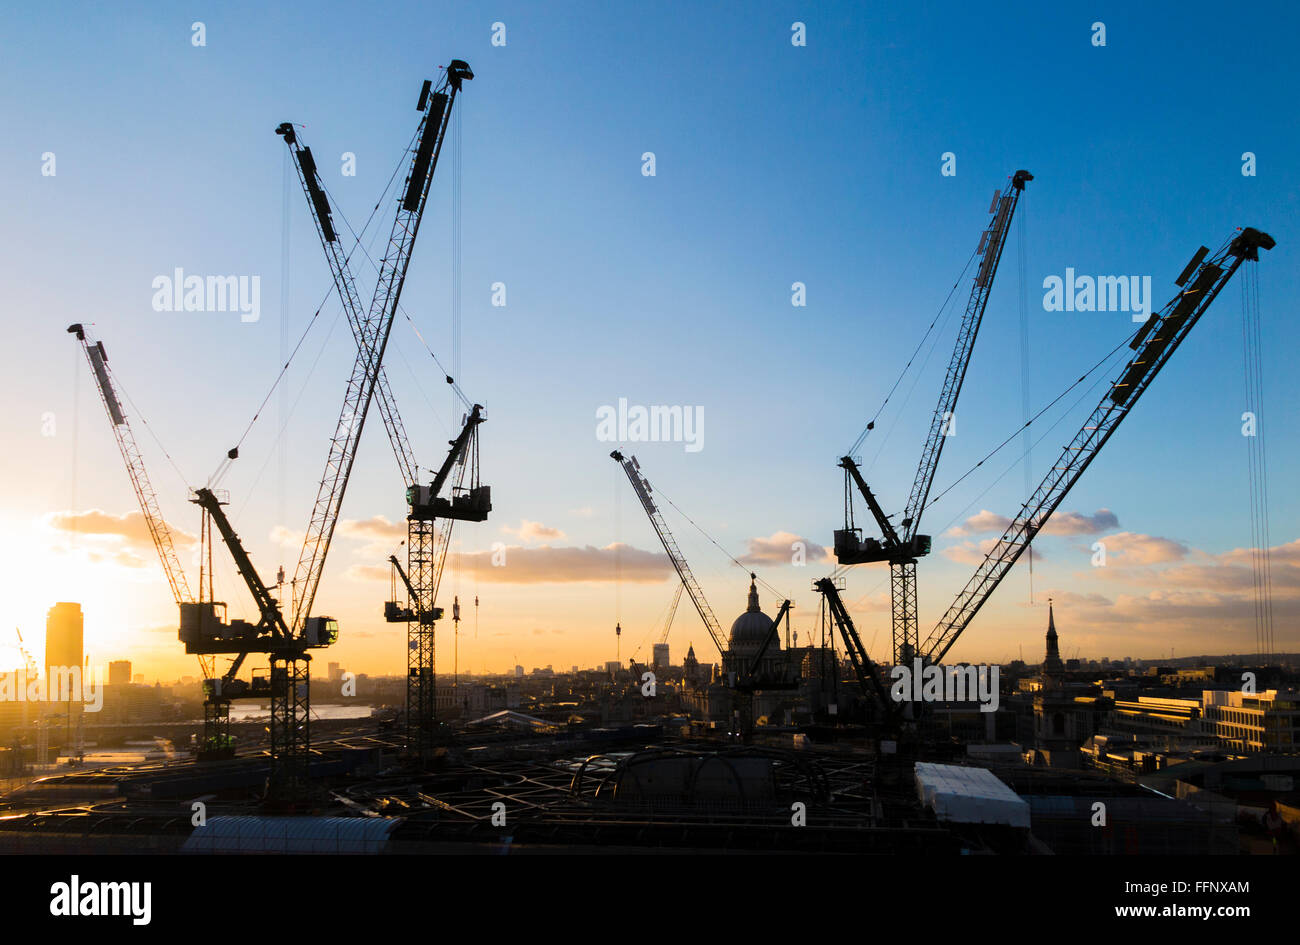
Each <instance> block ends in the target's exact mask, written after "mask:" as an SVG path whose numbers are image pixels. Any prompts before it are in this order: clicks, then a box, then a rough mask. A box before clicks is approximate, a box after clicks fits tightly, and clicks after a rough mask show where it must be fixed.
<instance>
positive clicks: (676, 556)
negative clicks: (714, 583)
mask: <svg viewBox="0 0 1300 945" xmlns="http://www.w3.org/2000/svg"><path fill="white" fill-rule="evenodd" d="M609 455H610V456H611V457H612V458H613V460H614V462H616V463H618V464H619V465H620V466H622V467H623V472H625V473H627V479H628V482H630V483H632V491H633V492H635V493H636V497H637V498H638V499H640V500H641V507H642V508H643V509H645V514H646V515H647V516H648V517H649V519H650V524H651V525H653V526H654V530H655V534H656V535H658V536H659V541H660V543H661V544H663V546H664V551H666V552H667V553H668V560H669V561H671V562H672V565H673V570H674V571H676V572H677V576H678V577H679V578H681V581H682V586H683V587H685V588H686V593H687V595H689V596H690V598H691V603H692V604H694V605H695V612H696V613H698V614H699V615H700V620H702V621H703V622H704V629H706V630H708V631H709V637H710V638H712V640H713V645H714V646H716V647H717V648H718V654H719V656H722V657H725V656H726V655H727V647H726V644H725V642H724V640H725V637H724V635H723V633H722V627H721V625H719V623H718V618H717V617H715V616H714V614H713V608H712V607H710V606H709V602H708V601H707V600H706V599H705V597H704V589H703V588H702V587H700V582H699V581H697V580H695V575H694V573H693V572H692V571H691V566H690V565H689V564H687V563H686V556H685V555H683V554H682V549H681V548H679V547H678V545H677V539H676V538H674V537H673V533H672V531H671V530H669V528H668V523H667V522H666V521H664V517H663V515H662V514H661V513H660V512H659V508H658V506H656V505H655V501H654V498H653V497H652V496H651V495H650V493H651V492H652V491H653V490H652V489H651V487H650V481H649V480H648V479H646V477H645V476H643V475H642V474H641V464H640V463H638V462H637V460H636V457H635V456H631V457H624V456H623V454H622V453H621V452H620V451H618V450H614V452H612V453H610V454H609Z"/></svg>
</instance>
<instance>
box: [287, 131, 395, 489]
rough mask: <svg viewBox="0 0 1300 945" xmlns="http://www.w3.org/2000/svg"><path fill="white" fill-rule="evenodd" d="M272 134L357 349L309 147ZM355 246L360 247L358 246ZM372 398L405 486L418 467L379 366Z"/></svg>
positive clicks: (343, 275)
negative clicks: (284, 149)
mask: <svg viewBox="0 0 1300 945" xmlns="http://www.w3.org/2000/svg"><path fill="white" fill-rule="evenodd" d="M276 134H278V135H281V136H282V137H283V138H284V141H285V144H287V145H288V146H289V153H290V154H291V155H292V156H293V165H294V167H295V168H296V169H297V171H298V182H299V183H300V184H302V190H303V193H304V194H306V196H307V205H308V206H309V207H310V208H311V215H312V221H313V222H314V223H315V225H316V235H317V236H318V237H319V238H320V242H321V247H322V248H323V249H324V250H325V259H326V261H327V262H328V263H329V267H330V274H331V275H332V276H333V278H334V288H335V290H336V291H337V292H338V294H339V299H340V300H342V302H343V310H344V312H345V313H346V314H347V318H348V327H349V328H350V329H351V330H352V338H353V340H354V341H355V342H356V343H357V348H358V349H360V347H361V345H362V329H363V326H364V325H365V316H364V315H363V314H362V311H361V299H360V297H359V296H358V295H357V287H356V280H355V278H354V277H353V275H352V269H351V267H350V266H349V265H348V256H347V255H345V254H344V252H343V247H342V244H341V241H340V240H339V238H338V231H337V230H336V229H335V227H334V221H333V219H332V215H331V213H330V203H329V197H328V196H327V195H326V194H325V189H324V187H322V186H321V180H320V175H319V173H318V172H317V169H316V161H315V159H314V158H313V157H312V154H311V148H308V147H306V146H304V145H303V144H302V141H301V138H300V136H299V135H298V133H297V131H296V130H295V129H294V127H293V125H292V124H290V123H289V122H285V123H284V124H282V125H280V127H279V128H277V129H276ZM357 245H358V246H360V243H358V244H357ZM375 399H376V400H377V401H378V402H379V413H380V416H381V417H382V418H383V421H384V429H385V431H387V433H388V442H389V444H390V445H391V446H392V448H393V456H394V457H396V459H397V466H398V468H399V469H400V470H401V474H402V481H403V483H404V484H405V485H408V486H409V485H411V484H413V483H414V482H415V481H416V477H417V468H418V467H417V466H416V463H415V456H414V453H413V452H412V450H411V443H410V440H409V439H408V438H407V436H406V429H405V427H404V426H403V425H402V417H401V415H400V414H399V413H398V411H397V403H396V402H395V401H394V400H393V394H392V390H391V389H390V388H389V385H388V375H387V373H385V371H384V369H383V367H382V366H381V367H380V368H379V377H378V379H377V380H376V381H375Z"/></svg>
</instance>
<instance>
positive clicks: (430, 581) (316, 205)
mask: <svg viewBox="0 0 1300 945" xmlns="http://www.w3.org/2000/svg"><path fill="white" fill-rule="evenodd" d="M449 76H450V78H449V81H448V83H447V84H444V85H443V86H441V87H439V88H438V89H437V90H434V89H432V88H431V83H429V82H426V83H425V85H424V87H423V88H422V89H421V91H420V98H419V101H418V103H417V106H416V107H417V109H419V110H420V111H425V110H426V109H427V110H428V115H427V118H426V123H425V128H424V134H423V136H422V139H421V146H420V150H419V151H417V162H422V163H423V165H424V166H425V167H426V168H427V174H429V175H432V173H433V172H434V170H435V169H436V167H437V163H438V156H439V154H440V153H441V150H442V142H443V139H444V136H445V131H446V127H447V123H448V122H449V121H450V117H451V106H452V103H453V101H454V98H455V94H456V92H458V91H459V89H460V83H461V81H463V80H464V79H472V78H473V74H472V73H471V72H470V70H469V67H468V66H467V65H466V64H465V63H464V62H461V61H459V60H457V61H455V62H453V64H452V66H451V67H449ZM276 134H278V135H281V136H282V137H283V138H284V140H285V144H286V145H287V146H288V147H289V150H290V153H291V154H292V156H293V158H294V166H295V168H296V169H297V171H298V178H299V182H300V183H301V184H302V187H303V192H304V193H305V194H306V196H307V199H308V205H309V207H310V208H311V210H312V218H313V221H314V223H315V225H316V231H317V235H318V237H319V238H320V241H321V246H322V248H323V249H324V250H325V256H326V260H327V262H328V263H329V267H330V272H331V274H332V276H333V278H334V284H335V287H336V288H337V290H338V293H339V297H340V298H341V299H342V300H343V303H344V309H345V311H346V312H347V315H348V322H349V325H350V326H351V327H352V333H353V337H354V338H355V339H356V340H357V343H358V345H359V346H360V345H363V344H364V343H365V341H364V337H365V335H366V326H367V320H366V318H365V316H364V315H363V314H362V312H361V306H360V300H359V298H358V296H357V293H356V287H355V279H354V278H353V276H352V272H351V269H350V267H349V265H348V257H347V256H346V255H345V254H344V253H343V251H342V248H341V246H340V245H339V239H338V233H337V230H336V229H335V227H334V223H333V218H332V214H331V210H330V204H329V198H328V196H327V195H326V193H325V189H324V187H323V185H322V184H321V181H320V177H319V174H318V173H317V169H316V162H315V160H314V158H313V157H312V154H311V149H310V148H308V147H306V146H305V145H303V144H302V143H301V140H300V136H299V135H298V133H297V132H296V130H295V129H294V127H293V125H292V124H291V123H289V122H284V123H282V124H281V125H280V126H279V127H278V128H277V129H276ZM412 179H415V175H414V174H413V178H412ZM413 205H414V190H413V188H412V187H411V186H408V189H407V194H406V197H405V198H404V199H403V207H404V208H407V209H411V208H412V207H413ZM384 285H385V279H384V276H383V273H382V272H381V276H380V281H379V283H378V285H377V286H376V289H375V293H376V298H377V297H378V295H379V293H380V292H381V290H382V289H383V287H384ZM399 290H400V286H399ZM392 305H393V306H394V307H395V305H396V299H394V300H393V302H392ZM374 306H375V303H374V302H372V310H373V309H374ZM447 380H448V382H451V381H452V378H450V377H449V378H448V379H447ZM376 397H377V398H378V400H379V407H380V412H381V414H382V416H383V419H384V426H385V429H386V430H387V432H388V439H389V443H390V445H391V446H392V448H393V453H394V456H395V457H396V459H397V464H398V468H399V470H400V472H401V474H402V481H403V487H404V489H405V491H406V501H407V504H408V506H409V507H410V515H409V516H408V529H407V531H408V534H407V543H406V547H407V568H406V570H403V569H402V568H401V566H400V564H395V565H394V567H395V569H396V571H397V572H398V573H400V574H401V577H402V583H403V584H404V585H405V587H406V588H407V589H408V591H409V592H410V604H409V606H407V607H405V608H402V607H399V606H398V603H397V601H395V600H393V601H388V602H387V603H386V604H385V607H384V617H385V619H386V620H388V621H389V622H392V623H396V622H405V623H407V644H408V645H407V661H408V674H407V680H408V682H407V688H408V692H407V726H408V730H407V734H408V748H410V749H411V751H412V754H414V755H415V756H416V757H418V758H423V757H424V756H425V755H426V754H427V749H428V747H429V746H430V745H431V742H432V738H433V730H434V728H435V725H436V723H435V720H434V716H435V713H436V694H435V691H434V687H435V685H436V676H435V667H434V658H435V647H434V637H435V623H436V621H437V620H438V619H439V618H440V617H441V616H442V609H441V608H439V607H437V606H435V599H436V596H437V587H438V585H439V583H440V581H441V575H442V568H443V564H444V562H445V560H446V553H447V548H448V547H449V545H450V541H451V526H452V522H453V521H455V520H457V519H462V520H464V519H468V520H472V521H483V520H485V519H486V517H487V512H488V511H489V510H490V509H491V498H490V489H489V488H488V487H484V486H481V485H480V483H479V482H478V464H477V458H478V441H477V435H478V433H477V426H478V424H479V423H480V422H482V420H483V419H484V418H483V417H482V407H481V406H480V405H477V404H476V405H474V406H473V408H472V410H471V413H470V418H472V419H467V421H466V424H465V430H464V431H463V432H462V436H461V437H460V438H458V440H457V441H453V442H452V447H453V449H452V451H451V453H450V454H449V456H448V459H447V461H446V462H445V463H444V466H443V468H442V469H440V470H439V471H438V473H437V475H436V476H435V479H434V482H433V483H431V484H430V485H429V486H421V485H420V484H419V481H418V480H419V474H418V470H419V467H418V465H417V464H416V461H415V457H414V454H413V452H412V450H411V447H410V442H409V440H408V439H407V436H406V432H405V429H404V427H403V425H402V422H401V417H400V415H399V413H398V411H397V407H396V405H395V403H394V402H393V399H392V393H391V390H390V389H389V386H388V381H387V378H386V377H385V375H384V374H383V372H382V368H381V371H380V374H379V377H378V380H377V382H376ZM467 454H468V455H469V456H470V457H472V460H473V465H472V479H471V484H470V486H469V487H468V489H466V488H464V487H463V474H464V469H465V460H466V457H467ZM453 470H455V471H458V472H459V473H460V477H458V478H457V481H456V483H455V486H454V487H453V488H454V494H453V495H452V496H451V497H450V498H443V497H442V496H441V494H440V493H441V490H442V488H443V486H444V485H445V484H446V482H447V480H448V478H449V476H450V475H451V474H452V473H453ZM439 518H440V519H441V520H442V526H441V528H438V527H437V526H435V521H436V520H437V519H439ZM408 572H409V573H408Z"/></svg>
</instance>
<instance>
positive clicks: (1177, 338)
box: [815, 227, 1276, 721]
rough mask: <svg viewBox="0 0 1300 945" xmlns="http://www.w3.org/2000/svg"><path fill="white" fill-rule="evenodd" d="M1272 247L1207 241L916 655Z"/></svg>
mask: <svg viewBox="0 0 1300 945" xmlns="http://www.w3.org/2000/svg"><path fill="white" fill-rule="evenodd" d="M1275 245H1276V243H1275V241H1274V240H1273V238H1272V237H1271V236H1269V235H1268V234H1267V233H1264V232H1261V231H1260V230H1257V229H1255V228H1253V227H1245V228H1243V229H1241V230H1240V231H1238V232H1237V233H1236V234H1235V235H1234V236H1232V237H1231V238H1229V239H1228V240H1226V241H1225V242H1224V244H1223V246H1222V247H1221V248H1220V249H1219V251H1218V252H1216V253H1215V254H1214V256H1213V257H1210V258H1208V259H1207V257H1209V255H1210V251H1209V250H1208V249H1207V248H1206V247H1204V246H1202V247H1201V248H1200V249H1198V250H1197V251H1196V253H1195V254H1194V255H1193V256H1192V258H1191V260H1190V261H1189V262H1188V263H1187V265H1186V266H1185V267H1184V269H1183V271H1182V273H1181V274H1180V275H1179V276H1178V278H1177V279H1176V280H1175V284H1176V285H1178V286H1179V287H1181V291H1180V292H1179V293H1178V294H1177V295H1176V296H1174V298H1173V299H1171V300H1170V301H1169V303H1168V304H1166V305H1165V306H1164V307H1163V308H1162V309H1160V310H1159V311H1158V312H1155V313H1153V314H1152V315H1151V316H1150V317H1149V318H1148V319H1147V320H1146V322H1145V323H1144V324H1143V325H1142V327H1141V328H1139V329H1138V330H1137V332H1135V333H1134V336H1133V338H1132V340H1131V341H1130V342H1129V347H1130V348H1131V349H1132V350H1133V351H1134V352H1135V354H1134V355H1133V357H1132V358H1131V359H1130V360H1129V361H1128V362H1127V364H1126V365H1125V367H1124V369H1123V371H1122V372H1121V373H1120V374H1119V376H1118V377H1117V378H1116V379H1115V381H1114V382H1112V384H1111V386H1110V389H1109V390H1108V391H1107V392H1106V393H1105V394H1104V395H1103V396H1102V398H1101V402H1100V403H1099V404H1098V405H1097V407H1096V408H1095V409H1094V410H1093V411H1092V413H1091V414H1090V415H1089V417H1088V418H1087V419H1086V420H1085V421H1084V423H1083V426H1082V427H1081V428H1080V429H1079V431H1078V433H1076V434H1075V436H1074V438H1073V439H1072V440H1071V441H1070V443H1069V444H1068V445H1066V446H1065V447H1064V449H1063V450H1062V451H1061V455H1060V457H1059V458H1058V459H1057V461H1056V462H1055V463H1054V464H1053V465H1052V466H1051V468H1050V470H1049V472H1048V473H1047V475H1046V476H1045V477H1044V479H1043V481H1042V483H1041V484H1040V485H1039V486H1038V488H1037V489H1036V490H1035V491H1034V493H1033V494H1032V495H1031V496H1030V497H1029V498H1028V499H1027V500H1026V501H1025V503H1024V504H1023V505H1022V506H1021V508H1020V512H1019V513H1018V514H1017V515H1016V517H1015V519H1014V520H1013V521H1012V522H1011V524H1010V525H1009V526H1007V528H1006V530H1005V531H1004V532H1003V534H1002V537H1001V538H999V539H998V541H997V543H996V544H995V545H994V546H993V547H992V549H991V550H990V551H989V552H988V554H987V555H985V558H984V561H983V562H982V563H981V564H980V566H979V567H978V568H977V569H976V571H975V574H974V575H973V576H972V577H971V578H970V580H969V581H967V583H966V586H965V587H964V588H962V590H961V591H960V592H959V593H958V594H957V597H956V599H955V600H954V601H953V603H952V605H951V606H950V607H949V608H948V610H947V612H946V613H945V614H944V615H943V617H942V618H940V620H939V622H938V623H937V624H936V625H935V627H934V629H933V630H932V631H931V632H930V634H929V635H928V636H927V637H926V639H925V642H924V643H923V644H922V645H921V646H919V647H918V649H917V650H916V656H915V658H917V659H920V660H922V661H923V662H925V663H930V664H934V663H938V662H939V661H940V660H942V659H943V657H944V655H945V654H947V652H948V651H949V650H950V649H951V648H952V646H953V644H954V643H956V642H957V639H958V638H959V637H960V636H961V634H962V632H963V631H965V629H966V628H967V627H968V626H969V625H970V623H971V621H972V620H973V619H974V617H975V615H976V614H977V613H978V612H979V610H980V608H981V607H983V606H984V604H985V603H986V602H987V601H988V599H989V597H990V596H991V595H992V593H993V591H994V590H995V589H996V588H997V586H998V584H999V583H1000V582H1001V580H1002V579H1003V578H1004V577H1005V576H1006V575H1007V572H1008V571H1010V570H1011V568H1012V566H1013V565H1014V564H1015V563H1016V561H1017V560H1018V559H1019V558H1020V556H1021V555H1022V554H1023V553H1024V551H1025V549H1026V548H1028V547H1029V544H1030V542H1032V541H1033V539H1034V537H1035V536H1036V535H1037V534H1038V533H1039V532H1040V531H1041V530H1042V528H1043V526H1045V525H1046V524H1047V522H1048V520H1049V519H1050V518H1051V516H1052V513H1053V512H1055V511H1056V509H1057V507H1058V506H1059V505H1060V504H1061V501H1062V500H1063V499H1064V498H1065V496H1066V495H1067V494H1068V493H1069V491H1070V489H1072V488H1073V487H1074V484H1075V483H1076V482H1078V481H1079V477H1080V476H1082V475H1083V472H1084V470H1085V469H1087V468H1088V466H1089V465H1090V464H1091V463H1092V461H1093V460H1094V459H1095V458H1096V456H1097V454H1098V453H1099V452H1100V451H1101V448H1102V447H1103V446H1105V445H1106V442H1107V441H1108V440H1109V439H1110V437H1111V434H1113V433H1114V432H1115V430H1116V429H1117V428H1118V427H1119V425H1120V423H1122V422H1123V420H1124V418H1125V417H1127V416H1128V415H1129V413H1130V412H1131V411H1132V409H1133V407H1134V406H1136V405H1137V402H1138V400H1139V398H1141V396H1142V395H1143V394H1144V393H1145V392H1146V391H1147V389H1148V388H1149V387H1150V386H1151V383H1152V382H1153V381H1154V380H1155V377H1156V375H1157V374H1158V373H1159V372H1160V370H1161V368H1163V367H1164V366H1165V365H1166V364H1167V363H1168V362H1169V359H1170V358H1171V357H1172V356H1173V353H1174V352H1175V351H1176V350H1177V349H1178V346H1179V345H1180V344H1182V342H1183V340H1184V339H1185V338H1186V337H1187V335H1188V333H1190V332H1191V330H1192V328H1193V327H1194V326H1195V325H1196V322H1197V321H1198V320H1199V319H1200V317H1201V316H1202V315H1203V314H1204V313H1205V311H1206V310H1207V309H1208V308H1209V307H1210V305H1211V303H1212V302H1213V301H1214V299H1215V298H1216V297H1217V296H1218V294H1219V293H1220V292H1221V291H1222V290H1223V288H1224V286H1226V285H1227V283H1228V281H1229V280H1230V279H1231V278H1232V276H1233V275H1234V274H1235V273H1236V271H1237V269H1238V268H1239V267H1240V266H1241V264H1242V263H1243V262H1246V261H1251V262H1258V260H1259V251H1260V250H1261V249H1263V250H1269V249H1272V248H1273V247H1274V246H1275ZM815 587H816V588H817V589H818V590H819V591H821V592H822V593H823V594H824V595H825V597H826V599H827V602H828V604H829V606H830V608H831V612H832V616H833V618H834V619H835V622H836V624H837V626H839V628H840V630H841V635H842V636H843V637H844V641H845V644H846V647H847V649H848V650H849V655H850V659H851V660H853V663H854V669H855V671H856V672H857V673H858V676H859V679H860V680H861V681H862V683H863V688H864V690H866V689H868V688H870V689H871V690H872V691H873V692H874V694H875V696H876V699H877V702H878V703H879V704H880V705H881V706H882V707H883V709H884V711H885V713H886V717H887V718H888V719H891V720H893V721H896V720H897V718H898V713H897V707H892V706H890V704H889V701H888V700H887V699H885V698H884V695H883V684H882V683H881V681H880V677H879V671H878V669H876V668H874V666H873V664H871V662H870V660H869V659H868V658H867V657H866V652H865V650H864V649H863V648H862V646H861V641H860V640H859V639H858V637H857V633H856V631H855V630H854V629H853V625H852V620H851V618H850V617H849V616H848V611H847V609H846V608H845V607H844V605H843V602H842V601H841V600H840V597H839V594H838V591H837V589H836V587H835V584H834V581H832V580H831V579H829V578H823V579H821V580H820V581H818V582H816V584H815Z"/></svg>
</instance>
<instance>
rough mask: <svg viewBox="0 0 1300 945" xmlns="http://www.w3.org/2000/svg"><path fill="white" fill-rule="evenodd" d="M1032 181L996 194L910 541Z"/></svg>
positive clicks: (920, 469)
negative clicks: (1027, 185)
mask: <svg viewBox="0 0 1300 945" xmlns="http://www.w3.org/2000/svg"><path fill="white" fill-rule="evenodd" d="M1033 179H1034V176H1033V175H1032V174H1030V173H1029V172H1028V171H1016V173H1015V175H1014V176H1013V177H1012V179H1011V187H1010V189H1009V190H1007V192H1006V193H1004V194H1002V195H1000V196H995V199H994V205H993V212H994V216H993V223H992V224H991V225H990V226H989V228H988V229H987V230H985V231H984V234H983V235H982V236H981V237H980V250H981V261H980V265H979V268H978V269H977V270H976V272H975V284H974V286H973V287H972V288H971V294H970V300H969V301H968V302H967V303H966V312H965V314H964V315H963V316H962V320H961V327H960V328H959V329H958V331H957V343H956V345H955V346H954V347H953V351H952V359H951V360H950V361H949V362H948V370H947V372H946V373H945V374H944V378H943V389H942V390H941V391H940V393H939V404H938V406H936V407H935V408H934V416H932V417H931V418H930V432H929V434H927V436H926V438H925V447H924V448H923V449H922V450H921V463H920V465H919V466H917V469H916V479H915V480H913V482H912V491H911V494H910V495H909V496H908V499H907V506H906V508H905V509H904V510H903V521H902V527H903V540H904V541H905V542H906V541H910V540H911V539H912V537H913V536H914V535H916V533H917V529H918V528H919V527H920V525H921V513H922V512H923V511H924V510H925V503H926V499H927V498H929V495H930V486H931V485H933V483H934V473H935V470H936V469H938V467H939V454H940V453H942V452H943V444H944V440H945V439H947V435H946V434H947V430H948V429H949V424H950V423H951V421H952V416H953V411H954V410H956V408H957V397H958V395H959V394H960V393H961V386H962V382H963V381H964V380H965V379H966V368H967V367H968V366H969V365H970V355H971V350H972V349H973V348H974V347H975V336H976V335H977V334H979V330H980V322H981V321H983V319H984V309H985V307H986V306H987V305H988V301H989V292H990V290H991V289H992V288H993V279H994V277H995V276H996V275H997V271H998V263H999V262H1000V260H1001V258H1002V249H1003V247H1004V246H1005V245H1006V242H1007V233H1008V231H1009V230H1010V228H1011V218H1012V216H1014V215H1015V212H1016V205H1017V204H1018V203H1019V202H1020V194H1021V192H1022V191H1023V190H1024V189H1025V182H1026V181H1031V180H1033Z"/></svg>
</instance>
